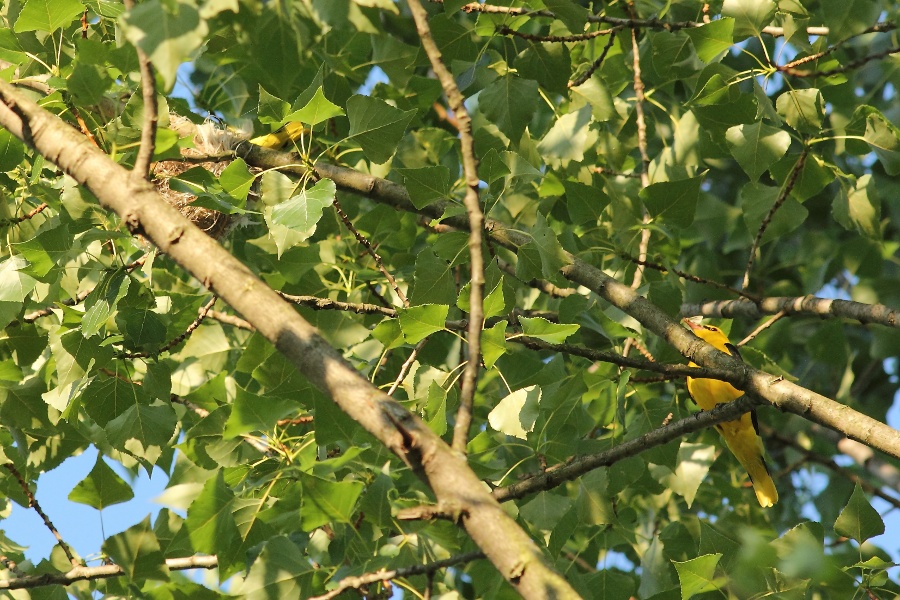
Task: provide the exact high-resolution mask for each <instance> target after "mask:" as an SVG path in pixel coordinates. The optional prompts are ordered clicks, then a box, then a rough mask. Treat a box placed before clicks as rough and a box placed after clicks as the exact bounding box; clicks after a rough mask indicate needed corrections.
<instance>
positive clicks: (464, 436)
mask: <svg viewBox="0 0 900 600" xmlns="http://www.w3.org/2000/svg"><path fill="white" fill-rule="evenodd" d="M406 3H407V5H408V6H409V10H410V12H411V13H412V17H413V20H414V21H415V22H416V31H418V33H419V38H420V39H421V40H422V48H424V49H425V54H427V55H428V60H429V61H430V62H431V68H432V69H433V70H434V73H435V75H437V78H438V81H440V82H441V87H442V88H443V89H444V94H445V95H446V96H447V101H448V102H449V104H450V109H451V110H452V111H453V114H454V115H455V116H456V124H457V128H458V129H459V145H460V150H461V152H462V163H463V177H464V178H465V180H466V194H465V196H464V197H463V204H465V207H466V213H467V214H468V218H469V264H470V267H469V269H470V280H469V281H470V283H469V331H468V345H469V352H468V362H466V367H465V370H464V371H463V376H462V390H461V391H460V394H459V410H458V411H457V413H456V423H455V424H454V426H453V449H454V450H456V451H457V452H465V451H466V445H467V444H468V442H469V427H471V425H472V409H473V405H474V403H475V389H476V387H477V385H478V367H479V365H480V364H481V329H482V326H483V325H484V299H483V297H482V295H483V293H484V257H483V255H482V252H481V246H482V240H481V238H482V228H483V227H484V213H483V212H482V211H481V201H480V199H479V197H478V184H479V177H478V160H477V159H476V158H475V138H474V136H473V135H472V118H471V117H470V116H469V111H468V110H467V109H466V105H465V100H466V99H465V96H463V95H462V93H461V92H460V91H459V87H458V86H457V85H456V80H455V79H454V78H453V74H452V73H450V70H449V69H448V68H447V66H446V65H445V64H444V60H443V58H442V57H441V51H440V49H439V48H438V47H437V44H436V43H435V41H434V39H433V38H432V37H431V29H430V28H429V26H428V14H427V13H426V12H425V9H424V8H423V7H422V3H421V2H420V1H419V0H407V2H406Z"/></svg>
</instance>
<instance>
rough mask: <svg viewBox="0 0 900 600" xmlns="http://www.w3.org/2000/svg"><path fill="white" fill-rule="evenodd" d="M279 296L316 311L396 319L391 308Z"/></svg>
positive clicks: (304, 297)
mask: <svg viewBox="0 0 900 600" xmlns="http://www.w3.org/2000/svg"><path fill="white" fill-rule="evenodd" d="M279 295H280V296H281V297H282V298H284V299H285V300H287V301H288V302H293V303H294V304H300V305H303V306H308V307H310V308H315V309H317V310H343V311H347V312H355V313H356V314H369V315H375V314H380V315H384V316H386V317H396V316H397V311H396V310H394V309H393V308H388V307H384V306H378V305H377V304H365V303H353V302H341V301H340V300H331V299H329V298H319V297H317V296H294V295H292V294H285V293H283V292H279Z"/></svg>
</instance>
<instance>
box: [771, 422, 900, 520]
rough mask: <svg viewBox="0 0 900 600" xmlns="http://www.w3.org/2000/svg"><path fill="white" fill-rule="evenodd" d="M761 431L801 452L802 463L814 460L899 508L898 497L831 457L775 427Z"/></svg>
mask: <svg viewBox="0 0 900 600" xmlns="http://www.w3.org/2000/svg"><path fill="white" fill-rule="evenodd" d="M763 432H764V433H765V435H766V438H767V439H773V440H775V441H776V442H778V443H780V444H782V445H784V446H790V447H791V448H793V449H794V450H796V451H797V452H800V453H801V454H803V455H804V460H803V462H804V463H808V462H814V463H816V464H819V465H822V466H823V467H827V468H828V469H830V470H832V471H834V472H835V473H837V474H839V475H841V476H842V477H844V478H846V479H847V480H849V481H850V482H852V483H858V484H859V485H860V487H861V488H863V490H864V491H865V492H867V493H869V494H873V495H875V496H878V497H879V498H881V499H882V500H884V501H885V502H887V503H889V504H891V505H893V506H894V507H895V508H900V499H897V498H895V497H894V496H891V495H890V494H887V493H885V492H884V490H882V489H881V487H879V486H875V485H872V484H871V483H869V482H868V481H866V480H865V479H863V478H862V477H860V476H859V475H857V474H855V473H851V472H850V470H849V469H846V468H844V467H842V466H840V465H838V464H837V463H836V462H834V460H832V459H831V458H828V457H825V456H822V455H820V454H817V453H815V452H812V451H811V450H808V449H806V448H804V447H803V446H801V445H800V444H799V443H797V441H796V440H794V439H793V438H790V437H788V436H786V435H782V434H781V433H779V432H778V431H776V430H775V429H772V428H770V427H766V428H765V429H764V430H763Z"/></svg>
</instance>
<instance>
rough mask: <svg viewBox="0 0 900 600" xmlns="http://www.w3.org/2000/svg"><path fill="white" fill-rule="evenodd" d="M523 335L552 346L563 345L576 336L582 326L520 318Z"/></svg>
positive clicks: (541, 319)
mask: <svg viewBox="0 0 900 600" xmlns="http://www.w3.org/2000/svg"><path fill="white" fill-rule="evenodd" d="M519 322H521V323H522V333H523V334H525V335H527V336H528V337H533V338H537V339H539V340H543V341H545V342H549V343H551V344H562V343H563V342H565V341H566V338H568V337H569V336H570V335H574V334H575V332H577V331H578V330H579V329H580V328H581V326H580V325H575V324H563V323H551V322H550V321H548V320H547V319H543V318H541V317H535V318H528V317H519Z"/></svg>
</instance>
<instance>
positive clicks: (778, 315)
mask: <svg viewBox="0 0 900 600" xmlns="http://www.w3.org/2000/svg"><path fill="white" fill-rule="evenodd" d="M785 315H787V313H786V312H785V311H783V310H780V311H778V312H777V313H775V314H774V315H773V316H772V317H771V318H770V319H767V320H766V322H765V323H763V324H762V325H760V326H759V327H757V328H756V329H754V330H753V331H751V332H750V333H749V334H747V337H745V338H744V339H742V340H741V341H740V342H738V343H737V346H738V348H740V347H741V346H744V345H746V344H747V343H748V342H750V341H751V340H753V339H755V338H756V336H758V335H759V334H760V333H762V332H763V331H765V330H766V329H768V328H769V327H771V326H772V325H774V324H775V322H776V321H778V319H780V318H781V317H784V316H785Z"/></svg>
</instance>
